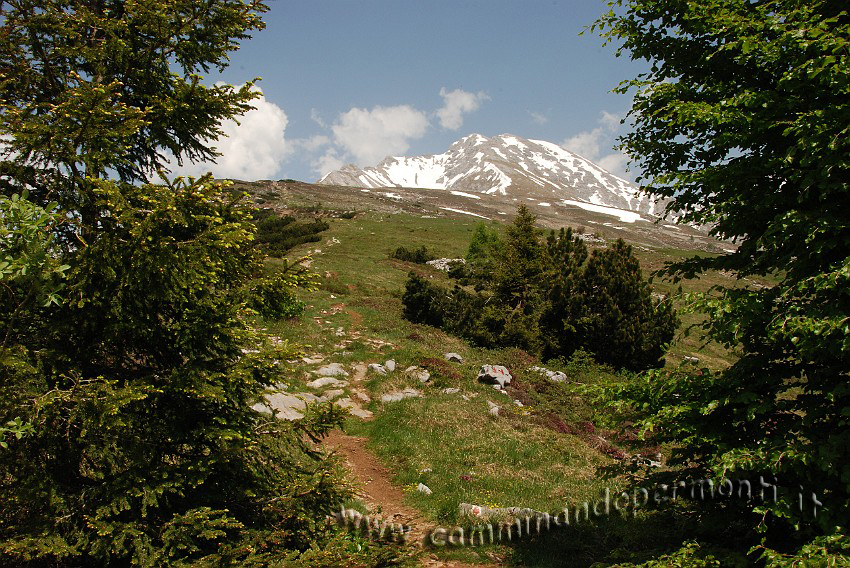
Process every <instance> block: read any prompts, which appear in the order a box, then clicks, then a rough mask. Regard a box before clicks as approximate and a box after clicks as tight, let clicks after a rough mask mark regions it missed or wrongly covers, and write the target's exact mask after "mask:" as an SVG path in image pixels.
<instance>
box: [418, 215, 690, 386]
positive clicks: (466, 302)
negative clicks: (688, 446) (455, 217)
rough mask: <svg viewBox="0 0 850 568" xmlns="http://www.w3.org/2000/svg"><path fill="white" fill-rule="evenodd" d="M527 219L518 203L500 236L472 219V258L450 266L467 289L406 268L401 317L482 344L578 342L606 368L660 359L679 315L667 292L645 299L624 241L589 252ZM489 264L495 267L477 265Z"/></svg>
mask: <svg viewBox="0 0 850 568" xmlns="http://www.w3.org/2000/svg"><path fill="white" fill-rule="evenodd" d="M534 220H535V219H534V216H533V215H531V213H530V212H528V210H527V209H525V208H523V207H521V208H520V214H519V215H518V216H517V219H516V220H515V221H514V223H513V224H512V225H511V226H509V227H508V228H507V230H506V237H505V240H504V241H503V242H502V241H497V240H494V237H495V238H498V235H497V234H496V233H495V232H493V231H492V230H491V229H488V228H487V226H486V225H481V226H479V230H477V231H476V233H475V235H474V237H473V244H474V245H475V246H474V247H473V246H472V245H470V248H471V249H474V250H471V251H470V254H468V255H467V257H468V258H469V259H471V262H469V263H468V264H467V268H466V269H464V270H461V269H460V268H459V267H453V268H452V272H451V273H450V275H454V276H460V277H461V278H460V282H461V283H462V284H471V285H473V286H474V288H475V292H470V291H467V290H465V289H463V288H461V287H458V286H456V287H455V288H454V290H452V291H447V290H443V289H441V288H439V287H437V286H434V285H432V284H430V283H428V282H426V281H425V280H424V279H422V278H420V277H418V276H415V275H411V279H410V280H408V283H407V291H406V293H405V295H404V297H403V299H402V301H403V303H404V306H405V312H404V313H405V317H407V318H408V319H410V320H411V321H415V322H419V323H427V324H430V325H434V326H436V327H442V328H443V329H444V330H446V331H447V332H449V333H453V334H455V335H458V336H460V337H464V338H466V339H468V340H470V341H472V342H473V343H475V344H477V345H480V346H484V347H519V348H521V349H524V350H526V351H529V352H532V353H537V354H540V355H542V356H543V357H545V358H555V357H569V356H570V355H572V353H574V352H575V351H576V350H578V349H584V350H586V351H588V352H590V353H592V354H593V355H594V357H595V358H596V359H597V361H599V362H601V363H607V364H610V365H613V366H615V367H620V368H627V369H646V368H652V367H658V366H660V365H662V364H663V355H664V352H665V350H666V348H667V346H668V344H669V342H670V341H671V340H672V338H673V333H674V331H675V328H676V326H677V325H678V320H677V318H676V315H675V313H674V311H673V308H672V304H671V303H670V302H669V301H668V300H666V299H663V300H656V299H654V298H653V297H652V292H651V288H650V286H649V284H648V282H647V281H646V280H645V279H644V278H643V276H642V274H641V271H640V264H639V263H638V260H637V259H636V258H635V256H634V255H633V253H632V249H631V247H630V246H628V245H626V244H625V243H624V242H623V241H618V242H616V243H615V244H614V245H613V246H612V247H611V248H610V249H608V250H605V251H594V253H593V254H592V255H588V251H587V247H586V246H585V244H584V242H583V241H582V240H581V239H580V238H578V237H577V236H575V235H573V233H572V230H570V229H566V230H565V229H561V231H560V232H559V233H557V234H556V233H555V232H554V231H553V232H552V233H551V234H550V235H549V237H548V239H546V241H545V242H542V241H541V238H540V232H539V231H538V230H537V229H535V227H534ZM493 255H501V256H493ZM488 266H489V267H492V268H494V270H493V271H491V272H484V271H483V269H484V268H486V267H488Z"/></svg>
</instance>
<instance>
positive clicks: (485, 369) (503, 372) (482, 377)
mask: <svg viewBox="0 0 850 568" xmlns="http://www.w3.org/2000/svg"><path fill="white" fill-rule="evenodd" d="M478 380H479V381H480V382H482V383H486V384H488V385H499V388H501V389H504V388H505V387H506V386H507V385H509V384H511V381H512V380H513V376H511V373H510V371H508V369H507V367H504V366H502V365H482V366H481V370H480V371H478Z"/></svg>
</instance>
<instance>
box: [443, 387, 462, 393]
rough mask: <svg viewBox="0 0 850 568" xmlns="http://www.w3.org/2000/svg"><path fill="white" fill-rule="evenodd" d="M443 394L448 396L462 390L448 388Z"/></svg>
mask: <svg viewBox="0 0 850 568" xmlns="http://www.w3.org/2000/svg"><path fill="white" fill-rule="evenodd" d="M443 392H444V393H446V394H454V393H456V392H460V389H459V388H455V387H448V388H444V389H443Z"/></svg>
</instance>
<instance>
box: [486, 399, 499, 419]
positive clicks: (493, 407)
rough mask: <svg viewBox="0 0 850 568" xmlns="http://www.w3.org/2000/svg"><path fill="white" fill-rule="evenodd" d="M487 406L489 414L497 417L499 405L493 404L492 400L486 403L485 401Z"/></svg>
mask: <svg viewBox="0 0 850 568" xmlns="http://www.w3.org/2000/svg"><path fill="white" fill-rule="evenodd" d="M487 406H489V407H490V414H492V415H493V416H498V415H499V405H498V404H496V403H495V402H493V401H492V400H488V401H487Z"/></svg>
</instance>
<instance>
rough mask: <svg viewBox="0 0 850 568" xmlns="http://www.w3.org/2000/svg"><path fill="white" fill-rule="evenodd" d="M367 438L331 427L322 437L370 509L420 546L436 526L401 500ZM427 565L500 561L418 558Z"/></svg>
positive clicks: (467, 567)
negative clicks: (357, 484)
mask: <svg viewBox="0 0 850 568" xmlns="http://www.w3.org/2000/svg"><path fill="white" fill-rule="evenodd" d="M366 440H367V439H366V438H362V437H357V436H349V435H348V434H344V433H343V432H341V431H339V430H333V431H332V432H330V434H328V436H327V437H326V438H325V439H324V444H325V446H326V447H328V448H332V449H334V450H336V451H337V452H338V453H339V454H340V455H341V456H342V457H344V458H345V460H346V461H347V462H348V467H349V469H350V470H351V472H352V474H353V475H354V478H355V479H356V480H357V481H358V482H360V484H361V486H362V487H363V490H362V492H361V493H360V495H359V497H360V498H361V499H362V500H363V501H364V502H365V503H366V505H367V506H368V507H369V509H370V510H371V511H380V512H379V513H378V515H377V516H378V517H381V518H383V519H385V520H387V521H388V522H393V523H396V524H398V523H401V524H403V525H407V526H410V527H411V531H410V534H409V536H408V538H407V541H408V542H410V543H412V544H414V545H415V546H417V547H422V546H423V545H424V543H425V539H426V538H428V535H429V534H430V531H431V530H432V529H434V528H435V525H433V524H432V523H431V522H429V521H428V520H426V519H425V518H424V517H423V516H422V515H421V513H419V511H417V510H416V509H414V508H412V507H410V506H408V505H406V504H405V503H404V492H403V491H402V490H401V489H400V488H398V487H396V486H395V485H393V484H392V482H391V481H390V472H389V471H388V470H387V468H385V467H384V466H383V465H382V464H381V463H380V462H379V461H378V459H377V457H376V456H375V455H374V454H372V452H370V451H369V450H368V449H367V448H366ZM421 564H422V566H425V567H427V568H438V567H440V568H497V567H499V566H502V565H501V564H487V563H485V564H480V563H478V564H469V563H466V562H459V561H456V560H439V559H438V558H437V557H436V556H434V555H425V556H423V557H422V560H421Z"/></svg>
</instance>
